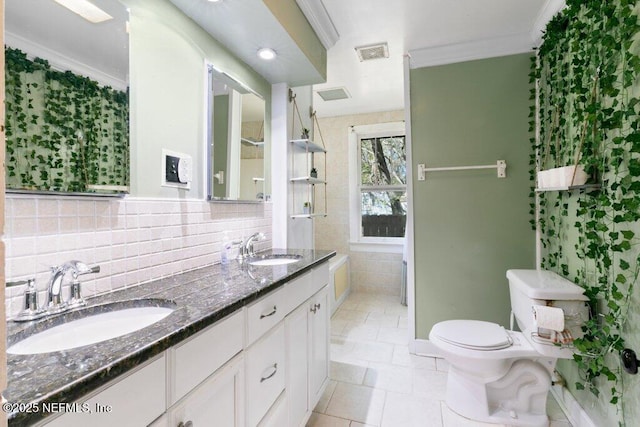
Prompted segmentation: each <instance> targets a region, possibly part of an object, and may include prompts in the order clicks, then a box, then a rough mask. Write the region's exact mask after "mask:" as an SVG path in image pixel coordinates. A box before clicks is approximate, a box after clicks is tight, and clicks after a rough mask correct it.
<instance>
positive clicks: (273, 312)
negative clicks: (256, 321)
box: [260, 305, 278, 319]
mask: <svg viewBox="0 0 640 427" xmlns="http://www.w3.org/2000/svg"><path fill="white" fill-rule="evenodd" d="M276 311H278V307H276V306H275V305H274V306H273V310H271V312H270V313H267V314H261V315H260V318H261V319H264V318H265V317H269V316H273V315H274V314H276Z"/></svg>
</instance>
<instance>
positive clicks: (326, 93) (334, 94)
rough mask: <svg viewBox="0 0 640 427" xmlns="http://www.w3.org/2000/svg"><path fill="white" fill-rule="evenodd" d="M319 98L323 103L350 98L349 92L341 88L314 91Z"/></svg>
mask: <svg viewBox="0 0 640 427" xmlns="http://www.w3.org/2000/svg"><path fill="white" fill-rule="evenodd" d="M316 93H317V94H318V95H320V98H322V99H323V100H324V101H337V100H338V99H347V98H351V96H350V95H349V92H347V90H346V89H345V88H343V87H335V88H332V89H324V90H318V91H316Z"/></svg>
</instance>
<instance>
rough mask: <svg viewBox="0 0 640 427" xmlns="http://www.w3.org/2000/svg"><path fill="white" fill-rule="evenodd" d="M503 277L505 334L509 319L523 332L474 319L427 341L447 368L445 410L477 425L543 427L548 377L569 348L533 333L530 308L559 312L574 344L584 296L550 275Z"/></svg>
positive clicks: (435, 332) (437, 330)
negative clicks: (507, 305) (507, 309)
mask: <svg viewBox="0 0 640 427" xmlns="http://www.w3.org/2000/svg"><path fill="white" fill-rule="evenodd" d="M507 278H508V279H509V292H510V295H511V329H513V318H514V316H515V319H516V321H517V323H518V327H519V328H520V330H521V331H522V332H516V331H513V330H505V329H504V328H503V327H502V326H500V325H498V324H495V323H490V322H483V321H478V320H447V321H444V322H440V323H437V324H436V325H434V326H433V328H432V329H431V332H430V333H429V341H430V342H431V343H432V344H433V345H434V346H435V347H436V348H437V349H438V350H439V353H440V355H441V356H443V357H444V358H445V359H446V360H447V362H449V373H448V378H447V396H446V402H447V406H449V408H451V409H452V410H453V411H455V412H457V413H458V414H460V415H462V416H463V417H466V418H470V419H472V420H477V421H483V422H489V423H499V424H507V425H510V426H548V425H549V421H548V418H547V414H546V402H547V394H548V392H549V389H550V387H551V374H552V373H553V370H554V368H555V365H556V361H557V359H559V358H561V359H570V358H572V355H573V346H572V345H571V344H570V343H567V344H563V345H557V344H554V343H553V342H552V340H551V339H550V338H547V337H548V335H547V332H550V331H549V330H548V329H540V330H539V329H538V327H537V326H536V324H535V323H534V315H533V309H534V306H545V307H558V308H562V310H563V312H564V327H565V330H568V331H569V332H570V333H571V335H572V336H573V338H578V337H581V336H582V331H581V328H580V326H581V325H582V324H583V323H584V322H585V321H586V320H587V319H588V308H587V306H586V304H585V301H588V298H587V297H586V296H584V295H583V291H584V289H583V288H581V287H579V286H577V285H576V284H574V283H572V282H570V281H568V280H566V279H564V278H562V277H560V276H559V275H557V274H555V273H553V272H550V271H545V270H509V271H507ZM536 308H537V309H539V308H538V307H536ZM542 310H547V309H542ZM557 312H558V311H557V310H556V314H557ZM560 316H562V313H560ZM565 337H566V335H565Z"/></svg>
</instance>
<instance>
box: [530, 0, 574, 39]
mask: <svg viewBox="0 0 640 427" xmlns="http://www.w3.org/2000/svg"><path fill="white" fill-rule="evenodd" d="M566 6H567V4H566V2H565V0H547V2H546V3H545V4H544V6H543V7H542V9H540V13H539V14H538V17H537V18H536V20H535V22H534V23H533V28H532V29H531V38H532V39H533V41H534V43H535V46H540V43H542V36H543V35H544V30H545V28H546V27H547V24H548V23H549V21H551V18H553V17H554V16H555V15H556V13H558V12H560V11H561V10H562V9H564V8H565V7H566Z"/></svg>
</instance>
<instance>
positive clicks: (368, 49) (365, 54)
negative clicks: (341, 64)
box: [356, 42, 389, 62]
mask: <svg viewBox="0 0 640 427" xmlns="http://www.w3.org/2000/svg"><path fill="white" fill-rule="evenodd" d="M356 52H357V53H358V58H360V61H361V62H362V61H370V60H372V59H381V58H388V57H389V46H388V45H387V43H386V42H385V43H376V44H370V45H367V46H359V47H356Z"/></svg>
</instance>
